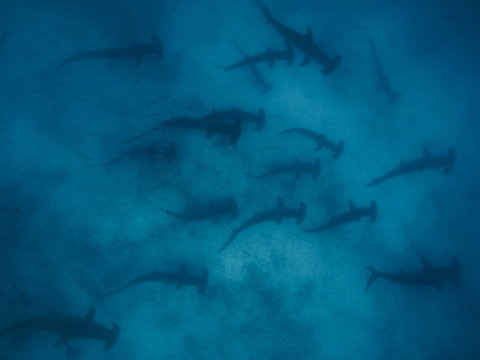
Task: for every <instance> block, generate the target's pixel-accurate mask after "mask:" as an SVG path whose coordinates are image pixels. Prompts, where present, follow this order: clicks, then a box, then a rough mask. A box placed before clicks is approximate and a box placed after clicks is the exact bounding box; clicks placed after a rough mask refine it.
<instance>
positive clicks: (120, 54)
mask: <svg viewBox="0 0 480 360" xmlns="http://www.w3.org/2000/svg"><path fill="white" fill-rule="evenodd" d="M150 55H158V56H160V57H161V56H163V47H162V43H161V42H160V39H159V38H158V37H157V36H156V35H153V36H152V42H151V43H149V44H143V45H136V46H130V47H124V48H114V49H104V50H96V51H87V52H84V53H81V54H78V55H75V56H71V57H69V58H67V59H66V60H65V61H63V62H62V63H61V64H60V65H58V67H57V71H58V70H60V69H61V68H63V67H64V66H65V65H68V64H71V63H74V62H77V61H79V60H83V59H110V60H114V59H132V60H135V61H136V62H137V63H141V62H142V60H143V58H144V57H146V56H150Z"/></svg>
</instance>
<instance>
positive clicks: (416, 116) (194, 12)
mask: <svg viewBox="0 0 480 360" xmlns="http://www.w3.org/2000/svg"><path fill="white" fill-rule="evenodd" d="M264 3H265V6H267V7H268V9H270V11H271V12H272V14H273V16H274V17H275V19H277V20H278V21H280V22H281V23H283V24H285V25H288V26H289V27H291V28H293V29H295V30H297V31H298V32H300V33H302V34H304V33H305V32H306V30H307V28H308V27H311V29H312V32H313V37H314V41H315V42H316V43H317V44H319V45H320V46H321V47H322V49H323V50H325V52H326V53H327V54H328V55H329V56H332V57H333V56H335V55H337V54H338V55H340V56H341V57H342V61H341V63H340V65H339V66H338V68H337V69H335V70H334V71H333V72H332V73H331V74H328V75H327V76H324V75H323V74H322V73H321V70H322V67H321V66H320V65H319V64H316V63H315V62H311V63H310V64H308V65H307V66H305V67H300V66H298V65H299V63H300V62H301V61H302V60H303V56H302V54H301V52H299V51H298V50H297V51H296V52H295V55H296V57H295V64H294V65H292V66H287V65H286V64H285V62H284V61H280V62H278V63H276V64H275V66H274V67H273V68H272V69H269V67H268V65H266V64H260V65H258V70H259V71H260V73H261V74H262V75H263V76H264V77H265V79H266V80H267V81H268V82H272V83H273V87H272V89H271V91H269V92H267V93H263V92H262V89H261V88H259V86H258V84H255V83H254V78H253V76H252V74H251V72H250V71H249V70H248V69H238V70H232V71H230V72H224V71H223V70H222V69H219V68H218V67H217V66H215V65H228V64H230V63H233V62H235V61H237V60H240V59H241V58H242V56H241V55H240V54H239V51H238V49H236V47H235V45H238V46H240V47H241V48H242V49H243V50H244V51H245V52H247V53H249V54H256V53H259V52H263V51H265V50H266V48H267V47H271V48H272V49H275V50H283V49H284V48H285V45H284V40H283V39H282V37H281V36H280V35H279V34H278V33H277V32H276V31H275V30H274V28H273V27H272V26H271V25H269V24H266V23H265V19H264V17H263V16H262V14H261V12H260V11H259V9H258V8H257V6H256V5H255V3H254V1H240V0H229V1H224V0H180V1H177V0H168V1H167V0H165V1H151V0H137V1H135V2H133V1H127V0H118V1H113V0H101V1H93V0H88V1H55V0H50V1H40V0H37V1H35V0H24V1H23V0H22V1H13V0H12V1H9V0H2V1H1V2H0V81H1V84H2V86H1V87H0V103H1V107H0V119H1V122H0V142H1V146H0V163H1V172H0V194H1V196H0V206H1V211H0V264H1V266H2V267H1V269H2V271H1V274H2V275H1V282H0V319H1V320H0V328H5V327H7V326H8V325H9V324H11V323H14V322H16V321H19V320H22V319H27V318H35V317H39V316H60V315H65V314H73V315H77V316H83V315H84V314H86V313H87V310H88V308H89V307H90V306H91V305H92V304H94V305H95V306H96V321H98V322H99V323H101V324H103V325H105V326H107V327H108V328H110V327H111V324H112V323H117V324H119V325H120V329H121V330H120V336H119V338H118V341H117V343H116V344H115V345H114V347H113V348H112V349H111V350H109V351H104V350H103V349H102V345H103V344H102V343H101V342H98V341H95V340H85V339H73V340H71V341H69V342H68V344H65V345H63V346H60V347H55V346H54V344H55V343H56V341H57V339H58V337H57V336H56V335H52V334H51V333H47V332H39V331H32V332H27V333H22V334H8V336H3V337H1V338H0V359H5V360H7V359H8V360H11V359H18V360H23V359H50V360H56V359H69V360H72V359H85V360H87V359H137V360H143V359H145V360H147V359H148V360H150V359H209V360H210V359H232V360H237V359H238V360H240V359H242V360H243V359H272V360H274V359H275V360H276V359H326V360H337V359H338V360H340V359H341V360H343V359H357V360H363V359H364V360H367V359H368V360H384V359H385V360H386V359H388V360H390V359H391V360H396V359H398V360H400V359H401V360H404V359H409V360H427V359H428V360H430V359H436V360H447V359H448V360H450V359H455V360H464V359H465V360H467V359H468V360H476V359H479V358H480V345H479V344H480V325H479V324H480V309H479V303H480V274H479V267H478V254H479V251H480V245H479V242H478V239H479V230H478V223H479V222H480V217H479V215H478V214H479V211H478V209H479V206H478V202H479V199H480V190H479V186H478V184H479V175H480V162H479V155H478V154H479V151H480V143H479V136H480V121H479V118H480V105H479V101H478V95H479V94H480V85H479V84H480V70H479V66H478V64H479V63H480V28H479V25H478V24H479V23H480V5H479V4H478V2H477V1H473V0H472V1H467V0H465V1H461V2H458V1H453V0H448V1H447V0H444V1H438V0H436V1H434V0H425V1H422V2H421V4H419V2H405V1H400V0H398V1H397V0H391V1H380V0H365V1H355V0H341V1H330V0H326V1H312V0H308V1H301V2H299V1H293V0H281V1H273V0H265V1H264ZM152 34H156V35H158V37H159V38H160V39H161V42H162V44H163V47H164V54H163V57H161V58H160V57H159V56H156V55H155V56H148V57H145V58H144V59H143V60H142V61H136V60H125V59H119V60H99V59H85V60H81V61H78V62H75V63H72V64H69V65H67V66H65V67H64V68H62V69H61V70H59V71H55V69H56V67H57V66H58V65H59V64H60V63H61V62H62V61H63V60H65V59H66V58H68V57H69V56H72V55H76V54H79V53H82V52H84V51H90V50H98V49H106V48H112V47H122V46H132V45H138V44H143V43H148V42H149V41H150V36H151V35H152ZM370 38H371V39H372V40H373V41H374V43H375V48H376V55H377V59H378V61H380V63H381V65H382V67H383V69H384V71H385V73H386V74H387V75H388V77H389V80H390V83H391V86H392V88H394V90H396V91H399V92H401V97H400V98H399V99H398V101H396V102H395V103H393V104H390V103H389V102H388V99H387V97H386V96H385V95H384V94H382V93H380V92H377V91H376V77H375V64H376V62H375V58H374V54H373V53H372V48H371V43H370ZM231 107H239V108H241V109H244V110H246V111H249V112H256V111H257V110H258V109H259V108H263V109H265V112H266V125H265V127H264V128H263V129H262V130H259V131H257V130H255V127H254V126H252V125H250V124H245V125H244V126H243V130H242V135H241V137H240V140H239V141H238V143H237V144H236V145H233V146H232V145H230V144H229V143H228V141H227V140H225V139H222V138H221V137H219V136H218V135H214V136H212V137H209V138H206V137H205V133H201V132H197V131H180V130H173V131H172V130H171V129H165V128H160V130H159V131H156V132H153V133H151V134H149V135H148V136H145V137H143V138H141V139H140V140H139V141H138V142H137V143H135V144H136V145H144V144H150V143H152V142H154V143H156V144H157V143H158V144H161V145H162V146H163V145H166V144H167V143H169V142H170V141H175V142H176V143H177V146H178V158H177V159H176V161H174V162H172V163H168V162H165V161H159V162H150V161H148V160H147V161H145V160H139V159H131V160H126V161H122V162H119V163H117V164H114V165H112V166H101V165H100V166H99V164H101V163H103V162H106V161H108V160H110V159H111V158H112V157H115V156H116V155H118V154H119V153H121V152H122V151H124V150H126V149H129V146H132V145H133V143H124V140H125V139H128V138H131V137H134V136H136V135H138V134H140V133H142V132H144V131H146V130H148V129H150V128H151V127H152V126H155V125H156V124H159V123H161V122H162V121H164V120H167V119H170V118H177V117H201V116H204V115H206V114H209V113H210V112H211V111H212V109H216V110H227V109H230V108H231ZM292 127H302V128H309V129H312V130H315V131H316V132H318V133H321V134H326V135H327V137H328V138H329V139H331V140H332V141H333V142H335V143H336V142H338V141H344V142H345V150H344V153H343V154H342V155H341V157H340V158H339V159H337V160H333V159H332V156H331V154H330V153H329V152H328V151H325V150H321V151H318V152H316V151H314V144H313V143H312V142H310V141H309V140H308V139H305V138H302V137H301V136H298V135H294V134H289V135H287V134H285V135H282V136H281V137H278V138H275V139H273V140H271V138H272V137H274V136H275V135H277V134H278V133H279V132H281V131H283V130H285V129H287V128H292ZM422 147H427V148H428V149H429V150H430V151H431V152H432V153H433V154H439V155H443V154H446V152H447V149H448V148H450V147H454V148H455V150H456V155H457V157H456V162H455V165H454V167H453V170H452V172H451V173H450V174H447V175H446V174H444V173H443V171H441V170H438V169H437V170H427V171H425V172H421V173H413V174H408V175H405V176H402V177H398V178H395V179H392V180H390V181H388V182H385V183H384V184H382V185H380V186H378V187H372V188H368V187H365V185H366V184H367V183H368V182H369V181H370V180H371V179H372V178H373V177H375V176H379V175H381V174H382V173H384V172H385V171H388V170H390V169H391V168H392V167H396V166H397V165H398V164H399V163H400V162H401V161H408V160H410V159H414V158H418V157H420V156H421V154H422ZM316 158H318V159H320V161H321V164H322V171H321V174H320V176H319V178H318V179H317V180H312V179H311V177H310V176H308V175H307V176H302V177H301V178H299V179H296V180H295V179H292V178H291V177H289V176H288V175H286V176H279V177H272V178H267V179H253V178H252V177H251V176H250V175H251V174H258V173H260V172H262V171H264V170H265V169H267V168H268V167H269V166H271V165H272V164H278V163H293V162H294V161H295V159H300V160H302V161H308V162H312V161H313V160H314V159H316ZM222 197H234V198H235V199H236V200H237V203H238V206H239V217H238V219H236V220H232V219H230V218H222V219H218V221H216V220H215V219H214V220H212V221H205V222H198V223H188V222H183V221H180V220H176V219H174V218H172V217H169V216H167V215H166V214H165V213H163V212H162V211H161V210H160V209H171V210H181V209H184V208H187V207H188V206H190V205H191V204H193V203H202V202H203V203H205V202H207V203H208V201H209V200H210V199H212V198H213V199H214V198H222ZM277 198H281V199H283V201H284V203H285V206H286V207H288V208H290V207H292V208H297V207H298V205H299V203H301V202H305V203H306V205H307V216H306V219H305V221H304V223H303V224H302V225H296V224H295V221H294V220H289V219H287V220H285V221H283V222H282V223H281V224H276V223H275V222H268V223H264V224H260V225H257V226H255V227H251V228H249V229H247V230H245V231H244V232H242V233H241V234H240V235H239V236H238V238H237V239H236V240H235V241H234V242H233V243H232V244H231V245H230V246H229V247H228V248H227V249H226V250H225V251H224V252H222V253H220V254H217V250H218V249H219V248H220V246H221V245H222V244H223V243H224V242H225V241H226V240H227V238H228V236H229V235H230V233H231V231H232V229H234V228H236V227H238V226H239V225H240V224H241V223H242V222H244V221H245V220H247V219H248V218H249V217H251V216H252V215H253V214H254V213H255V212H256V211H265V210H267V209H271V208H274V207H275V206H276V204H277ZM350 200H351V201H353V202H354V203H355V204H356V205H357V206H362V207H363V206H367V205H368V204H369V203H370V201H376V202H377V204H378V217H377V219H376V221H375V222H370V221H368V219H364V218H363V219H361V220H360V221H355V222H353V223H352V224H347V225H345V226H342V227H339V228H336V229H333V230H331V231H327V232H322V233H318V234H306V233H304V232H303V231H302V230H304V229H307V228H311V227H313V226H317V225H319V224H321V223H323V222H325V221H326V220H329V219H330V218H331V217H332V216H335V215H338V214H341V213H342V212H344V211H346V210H348V201H350ZM454 256H455V257H458V259H459V261H460V263H461V269H462V271H461V279H460V282H459V284H458V285H457V286H452V285H451V284H450V283H449V282H446V283H445V284H444V286H443V290H442V291H438V290H437V289H435V288H434V287H405V286H400V285H397V284H393V283H390V282H387V281H384V280H378V281H377V282H376V283H375V284H374V285H372V287H371V288H370V289H369V290H368V292H364V288H365V285H366V283H367V281H368V279H369V276H370V273H369V271H368V270H367V267H368V266H373V267H375V268H378V269H381V270H384V271H390V272H396V271H399V270H400V269H404V270H415V269H421V268H422V263H421V260H420V259H421V258H422V257H424V258H427V259H428V260H429V261H430V262H431V263H432V264H433V265H434V266H444V265H445V266H446V265H448V263H449V261H450V258H451V257H454ZM182 263H185V264H186V265H187V268H188V270H189V271H191V272H192V273H195V274H197V273H200V271H201V269H203V268H207V269H208V271H209V274H210V279H209V280H210V281H209V286H208V289H207V291H206V292H205V294H204V295H198V294H197V292H196V289H195V288H192V287H190V286H184V287H179V288H176V286H175V285H169V284H163V283H154V284H141V285H138V286H135V287H132V288H129V289H127V290H125V291H124V292H122V293H120V294H118V295H115V296H112V297H109V298H106V299H99V297H100V295H102V294H104V293H105V292H107V291H111V290H112V289H114V288H118V287H120V286H122V285H124V284H125V283H127V282H128V281H130V280H131V279H133V278H134V277H136V276H139V275H141V274H145V273H149V272H152V271H157V270H158V271H175V270H177V269H179V268H180V266H181V264H182Z"/></svg>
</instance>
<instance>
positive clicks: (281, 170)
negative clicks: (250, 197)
mask: <svg viewBox="0 0 480 360" xmlns="http://www.w3.org/2000/svg"><path fill="white" fill-rule="evenodd" d="M320 169H321V166H320V160H318V159H315V161H314V163H313V164H310V163H307V162H300V161H298V160H295V162H294V163H293V164H289V165H284V166H279V167H277V168H274V169H271V170H269V171H267V172H266V173H264V174H262V175H254V176H253V177H254V178H257V179H259V178H266V177H270V176H276V175H281V174H289V173H293V174H294V175H295V179H298V178H299V177H300V175H302V174H308V173H310V174H312V178H313V179H317V178H318V175H320Z"/></svg>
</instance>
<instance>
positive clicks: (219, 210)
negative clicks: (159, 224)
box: [164, 198, 238, 222]
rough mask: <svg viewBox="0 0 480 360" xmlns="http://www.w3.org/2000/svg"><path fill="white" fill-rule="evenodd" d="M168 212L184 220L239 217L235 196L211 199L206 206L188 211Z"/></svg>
mask: <svg viewBox="0 0 480 360" xmlns="http://www.w3.org/2000/svg"><path fill="white" fill-rule="evenodd" d="M164 211H165V213H166V214H168V215H170V216H173V217H175V218H177V219H180V220H184V221H203V220H209V219H213V220H214V221H215V222H216V221H218V218H220V217H223V216H231V217H232V219H233V220H236V219H237V217H238V207H237V202H236V201H235V199H234V198H228V199H224V200H222V201H210V203H209V204H208V206H207V207H206V208H198V209H191V210H188V211H187V212H183V213H178V212H173V211H170V210H164Z"/></svg>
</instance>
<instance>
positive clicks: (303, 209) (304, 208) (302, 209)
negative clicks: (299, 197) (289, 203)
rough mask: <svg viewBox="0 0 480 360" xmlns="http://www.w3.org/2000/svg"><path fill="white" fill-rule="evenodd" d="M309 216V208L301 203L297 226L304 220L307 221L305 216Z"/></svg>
mask: <svg viewBox="0 0 480 360" xmlns="http://www.w3.org/2000/svg"><path fill="white" fill-rule="evenodd" d="M306 214H307V206H306V205H305V203H301V204H300V206H299V207H298V216H297V225H301V224H302V223H303V220H305V215H306Z"/></svg>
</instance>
